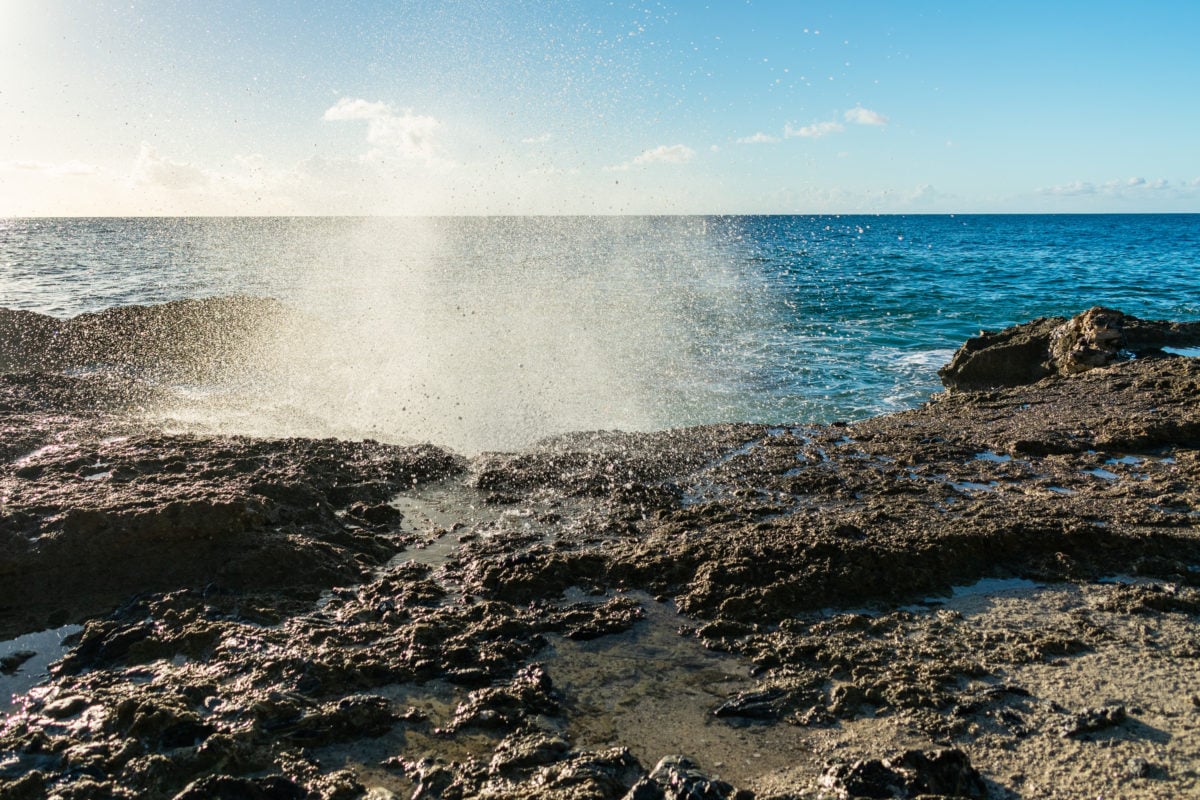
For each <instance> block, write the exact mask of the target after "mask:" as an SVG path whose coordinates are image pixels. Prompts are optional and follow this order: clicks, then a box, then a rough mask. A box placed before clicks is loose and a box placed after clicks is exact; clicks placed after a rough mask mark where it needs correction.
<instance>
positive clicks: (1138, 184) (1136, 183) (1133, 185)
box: [1036, 177, 1178, 197]
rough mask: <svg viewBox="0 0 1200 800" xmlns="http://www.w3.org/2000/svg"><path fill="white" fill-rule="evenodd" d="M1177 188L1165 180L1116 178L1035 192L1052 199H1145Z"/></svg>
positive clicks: (1053, 187) (1082, 182)
mask: <svg viewBox="0 0 1200 800" xmlns="http://www.w3.org/2000/svg"><path fill="white" fill-rule="evenodd" d="M1177 189H1178V187H1176V186H1174V185H1172V184H1171V182H1170V181H1168V180H1167V179H1166V178H1157V179H1155V180H1148V179H1147V178H1143V177H1133V178H1117V179H1113V180H1110V181H1105V182H1104V183H1101V184H1095V183H1092V182H1091V181H1071V182H1070V183H1063V184H1059V185H1057V186H1046V187H1042V188H1040V189H1037V190H1036V193H1037V194H1040V195H1048V196H1052V197H1084V196H1088V195H1100V196H1104V197H1145V196H1147V195H1148V194H1149V193H1151V192H1156V193H1157V192H1171V193H1177Z"/></svg>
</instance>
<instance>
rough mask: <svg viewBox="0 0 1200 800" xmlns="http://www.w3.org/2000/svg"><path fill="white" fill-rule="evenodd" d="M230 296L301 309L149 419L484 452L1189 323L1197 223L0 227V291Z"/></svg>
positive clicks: (1166, 219) (594, 221) (794, 413)
mask: <svg viewBox="0 0 1200 800" xmlns="http://www.w3.org/2000/svg"><path fill="white" fill-rule="evenodd" d="M230 294H249V295H258V296H268V297H273V298H277V299H279V300H281V301H283V302H284V303H286V304H288V305H289V306H292V307H294V308H296V309H297V310H299V311H301V312H303V314H304V315H305V318H306V319H308V320H310V321H311V324H306V325H305V326H303V327H302V328H298V329H296V330H294V331H287V332H284V335H282V336H280V337H278V341H277V342H275V343H274V344H273V345H272V349H271V351H270V352H264V354H263V355H262V364H261V365H260V366H261V369H258V370H256V371H254V372H252V373H248V374H243V375H241V376H239V377H238V379H237V380H236V381H227V382H225V383H224V384H222V385H181V386H177V387H172V388H173V391H174V397H175V400H174V402H172V403H169V404H167V405H165V406H164V407H162V408H158V409H154V410H153V413H154V414H155V415H157V416H156V422H158V423H160V424H162V425H164V426H165V427H167V428H168V429H178V430H194V431H204V432H211V431H214V430H220V431H226V432H234V433H249V434H257V435H316V436H324V435H334V436H343V437H351V438H364V437H370V438H377V439H382V440H385V441H397V442H409V441H416V440H428V441H433V442H435V443H438V444H442V445H447V446H451V447H455V448H458V449H460V450H463V451H466V452H477V451H480V450H488V449H509V448H514V447H520V446H523V445H526V444H529V443H531V442H533V441H535V440H537V439H539V438H541V437H544V436H549V435H553V434H557V433H562V432H567V431H572V430H596V429H623V430H654V429H663V428H669V427H676V426H682V425H694V424H700V423H710V422H724V421H746V422H762V423H770V424H795V423H810V422H812V423H822V422H830V421H833V420H836V419H843V420H854V419H859V418H863V417H866V416H870V415H875V414H879V413H885V412H889V411H896V410H900V409H904V408H908V407H912V406H914V405H916V404H918V403H920V402H922V401H923V400H925V399H926V398H928V397H929V396H930V395H931V394H932V393H933V392H936V391H938V390H939V389H940V383H939V381H938V378H937V369H938V367H940V366H941V365H942V364H944V363H945V362H946V361H947V360H948V359H949V358H950V355H951V354H952V353H953V351H954V349H955V348H956V347H957V346H958V345H960V344H961V343H962V342H963V341H964V340H965V339H966V338H967V337H969V336H972V335H975V334H976V333H978V332H979V330H980V329H999V328H1002V327H1004V326H1007V325H1011V324H1014V323H1017V322H1022V321H1025V320H1028V319H1031V318H1034V317H1038V316H1046V315H1064V316H1068V315H1072V314H1075V313H1077V312H1079V311H1082V310H1084V309H1086V308H1088V307H1090V306H1093V305H1107V306H1112V307H1115V308H1119V309H1121V310H1122V311H1125V312H1127V313H1130V314H1134V315H1137V316H1140V317H1145V318H1151V319H1179V320H1183V319H1188V320H1191V319H1197V318H1200V215H1003V216H994V215H985V216H976V215H939V216H718V217H488V218H458V217H453V218H341V217H339V218H149V219H119V218H104V219H74V218H72V219H7V220H0V306H7V307H10V308H19V309H25V310H32V311H38V312H42V313H46V314H51V315H55V316H60V317H66V316H73V315H75V314H79V313H82V312H88V311H96V310H100V309H103V308H107V307H112V306H119V305H128V304H143V303H158V302H163V301H167V300H175V299H183V298H198V297H206V296H212V295H230Z"/></svg>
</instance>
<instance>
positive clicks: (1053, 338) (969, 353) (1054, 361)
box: [938, 306, 1200, 389]
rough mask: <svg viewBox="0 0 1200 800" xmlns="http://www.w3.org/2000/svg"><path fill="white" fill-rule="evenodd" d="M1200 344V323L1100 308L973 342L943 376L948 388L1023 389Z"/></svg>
mask: <svg viewBox="0 0 1200 800" xmlns="http://www.w3.org/2000/svg"><path fill="white" fill-rule="evenodd" d="M1197 345H1200V323H1177V322H1160V321H1152V320H1141V319H1138V318H1136V317H1131V316H1128V315H1126V314H1123V313H1122V312H1120V311H1116V310H1114V309H1111V308H1101V307H1100V306H1096V307H1094V308H1090V309H1088V310H1087V311H1085V312H1083V313H1082V314H1079V315H1078V316H1075V317H1072V318H1071V319H1069V320H1067V319H1063V318H1061V317H1051V318H1041V319H1036V320H1034V321H1033V322H1028V323H1025V324H1023V325H1016V326H1013V327H1011V328H1006V329H1004V330H1003V331H1000V332H998V333H993V332H989V331H983V332H981V333H980V335H979V336H976V337H974V338H971V339H968V340H967V342H966V343H965V344H964V345H963V346H962V347H960V348H959V349H958V351H957V352H956V353H955V354H954V357H953V358H952V359H951V360H950V363H949V364H947V365H946V366H945V367H943V368H942V369H941V370H940V371H939V373H938V374H939V375H940V376H941V378H942V383H943V384H945V386H946V387H947V388H949V389H990V388H997V387H1001V386H1019V385H1022V384H1026V383H1033V382H1035V381H1038V380H1041V379H1042V378H1046V377H1048V376H1050V375H1056V374H1057V375H1073V374H1077V373H1080V372H1086V371H1087V370H1089V369H1093V368H1095V367H1103V366H1108V365H1110V364H1114V363H1116V362H1118V361H1124V360H1128V359H1130V358H1142V357H1149V356H1161V355H1162V354H1163V353H1162V348H1163V347H1195V346H1197Z"/></svg>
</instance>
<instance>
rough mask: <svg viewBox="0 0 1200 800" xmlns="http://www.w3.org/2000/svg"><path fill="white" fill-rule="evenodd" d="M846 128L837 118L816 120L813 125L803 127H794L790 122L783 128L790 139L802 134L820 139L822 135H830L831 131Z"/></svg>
mask: <svg viewBox="0 0 1200 800" xmlns="http://www.w3.org/2000/svg"><path fill="white" fill-rule="evenodd" d="M844 130H845V127H844V126H843V125H842V123H840V122H837V121H836V120H829V121H828V122H814V123H813V124H812V125H805V126H804V127H802V128H793V127H792V126H791V124H790V123H789V124H788V125H787V126H785V127H784V129H783V135H784V136H785V137H787V138H788V139H793V138H795V137H797V136H801V137H803V138H805V139H819V138H821V137H822V136H828V135H829V134H831V133H841V132H842V131H844Z"/></svg>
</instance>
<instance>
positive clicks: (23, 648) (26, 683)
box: [0, 625, 83, 714]
mask: <svg viewBox="0 0 1200 800" xmlns="http://www.w3.org/2000/svg"><path fill="white" fill-rule="evenodd" d="M81 630H83V627H82V626H80V625H64V626H62V627H61V628H51V629H50V630H45V631H38V632H36V633H27V634H25V635H24V636H18V637H17V638H15V639H9V640H8V641H7V642H0V662H2V661H5V660H7V663H10V664H12V665H13V667H12V669H11V671H9V670H8V669H0V714H5V713H7V712H9V711H11V710H12V708H13V705H14V703H13V700H14V698H16V697H19V696H21V695H24V694H25V693H26V692H28V691H29V690H30V689H32V688H33V687H34V686H36V685H37V684H39V683H41V682H42V681H43V680H45V679H46V678H48V677H49V675H50V672H49V668H50V664H51V662H54V661H57V660H58V659H60V658H62V657H63V656H64V655H65V654H66V652H67V649H68V648H66V647H64V646H63V639H65V638H67V637H68V636H70V635H71V634H74V633H78V632H79V631H81ZM30 653H32V655H29V654H30ZM26 656H28V657H26Z"/></svg>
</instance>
